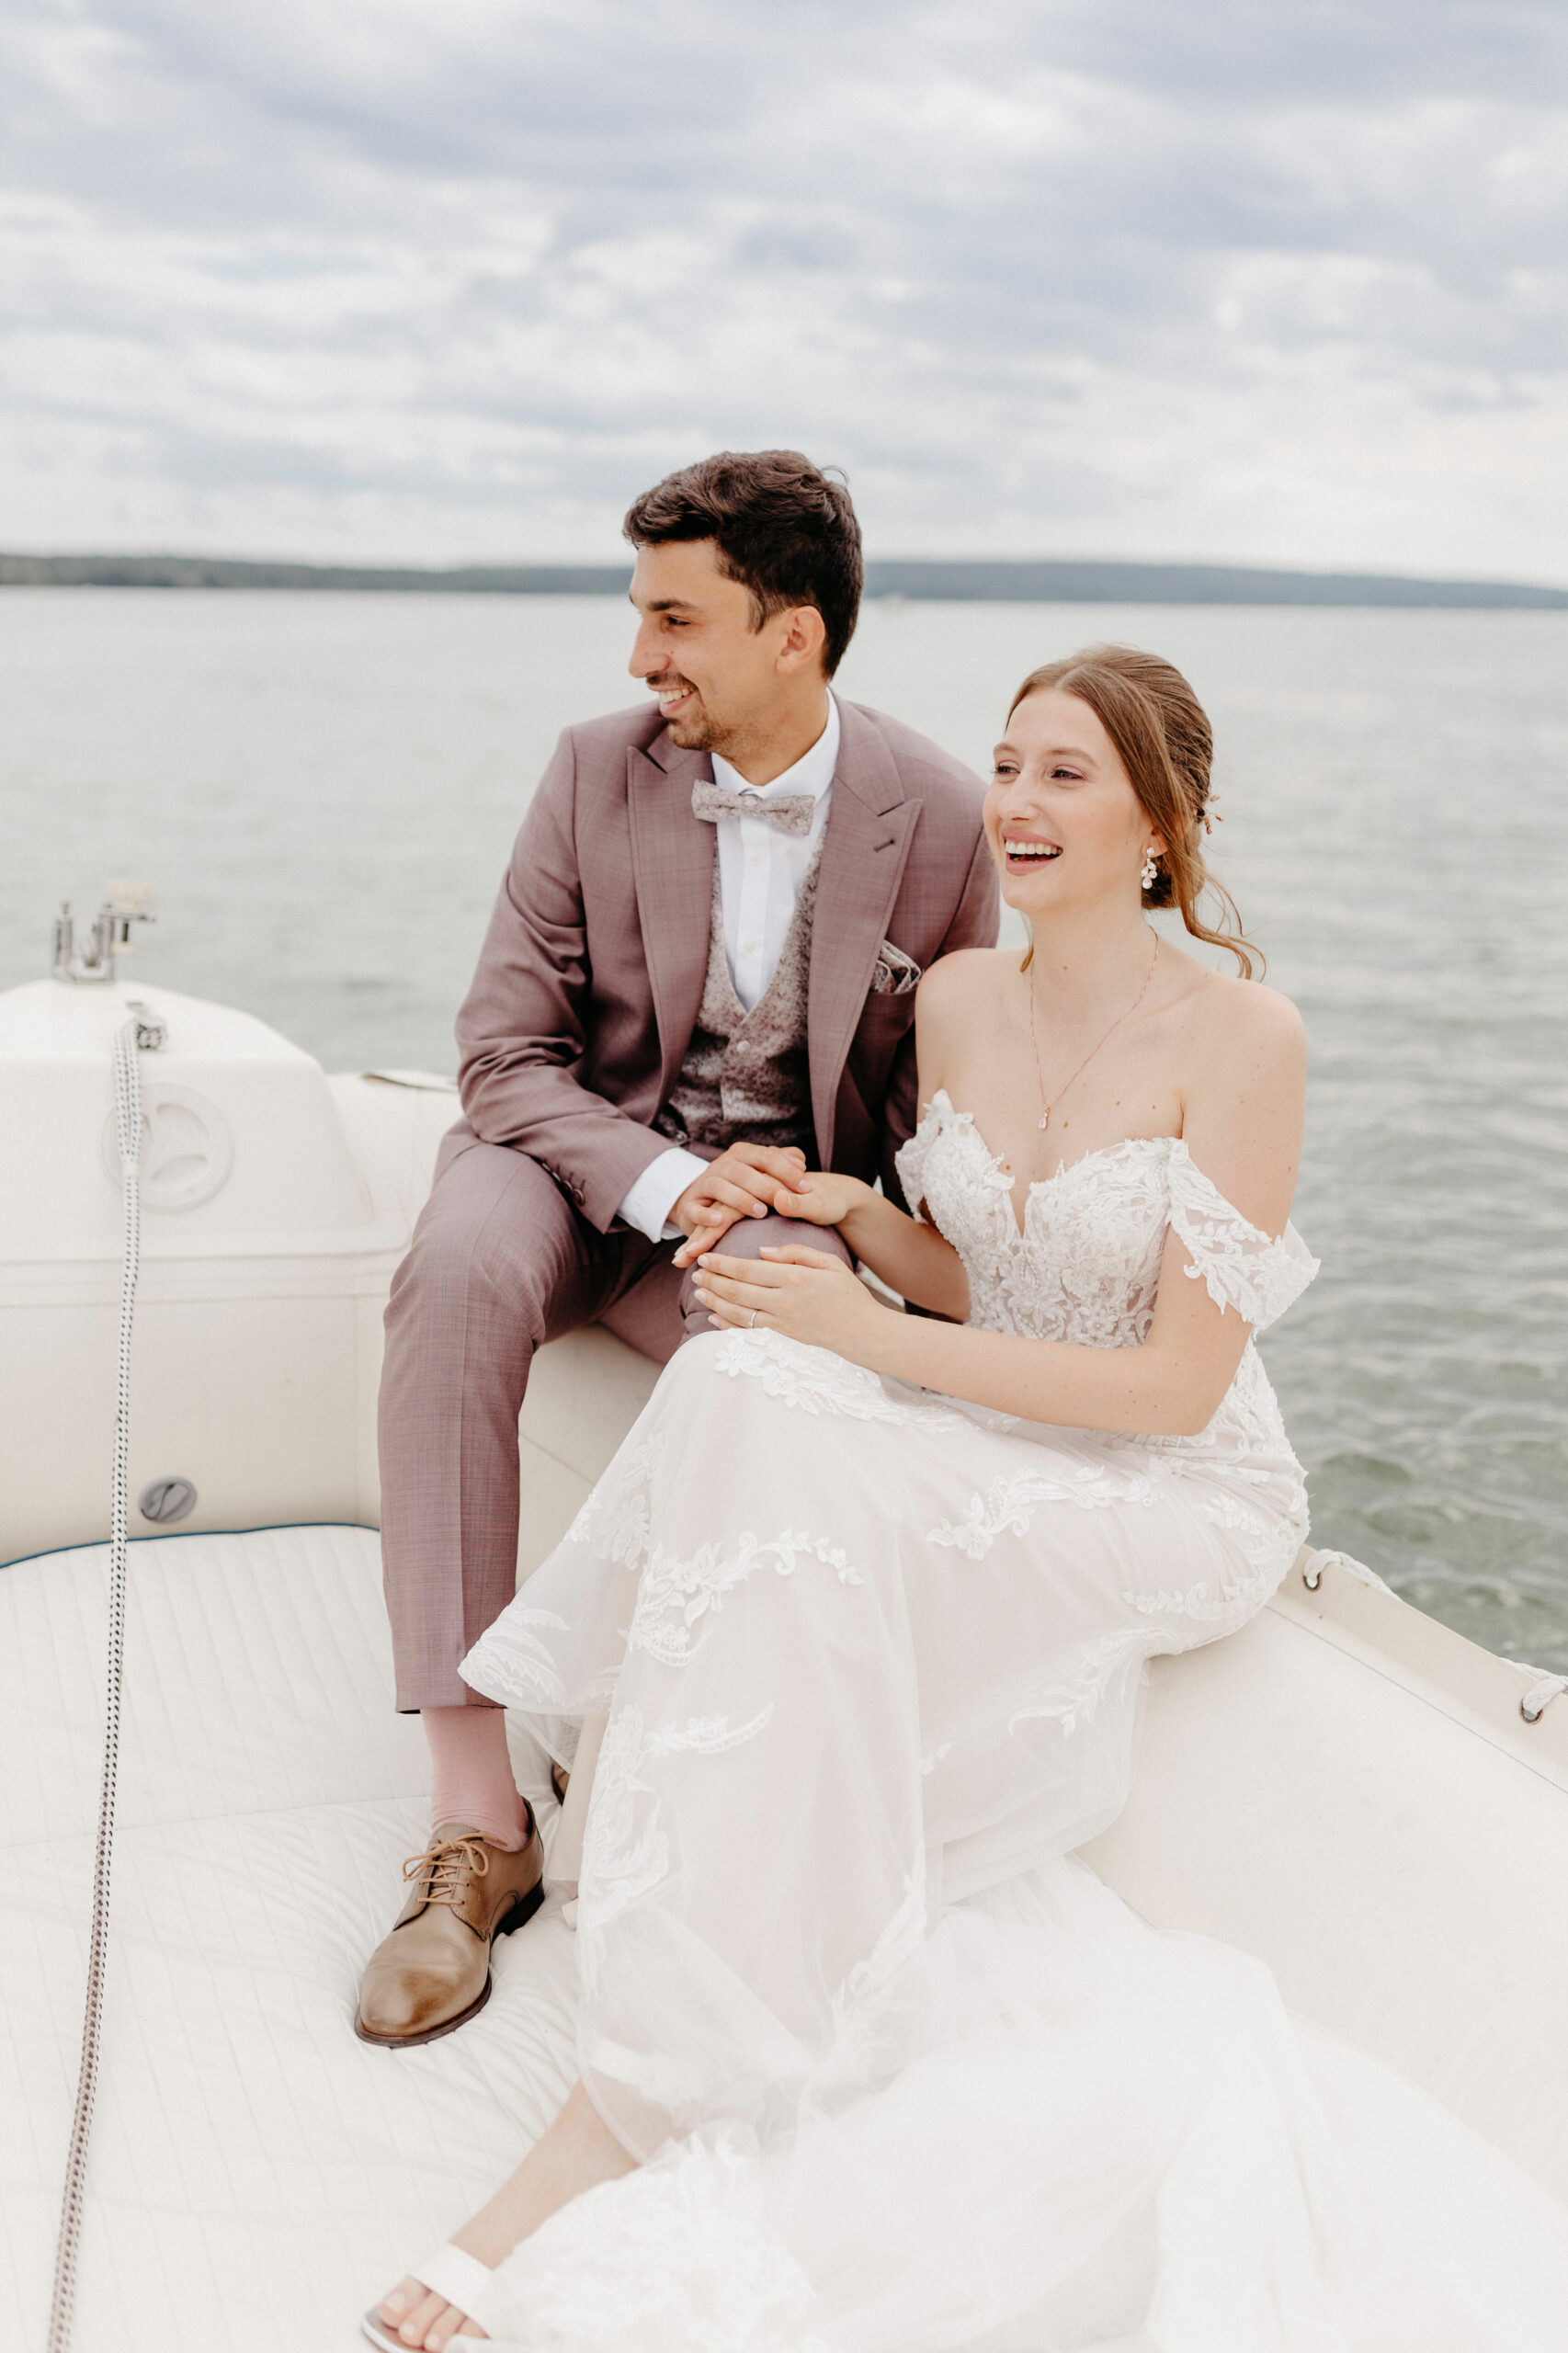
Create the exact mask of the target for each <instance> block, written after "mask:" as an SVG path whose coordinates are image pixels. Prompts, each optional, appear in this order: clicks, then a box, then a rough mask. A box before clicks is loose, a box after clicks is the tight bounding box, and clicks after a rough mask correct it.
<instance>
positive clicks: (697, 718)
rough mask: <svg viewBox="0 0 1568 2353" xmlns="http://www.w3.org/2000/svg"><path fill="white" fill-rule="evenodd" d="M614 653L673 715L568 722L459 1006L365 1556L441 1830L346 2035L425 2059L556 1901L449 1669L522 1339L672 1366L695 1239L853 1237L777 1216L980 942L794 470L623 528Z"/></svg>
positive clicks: (777, 464)
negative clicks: (930, 977) (630, 621)
mask: <svg viewBox="0 0 1568 2353" xmlns="http://www.w3.org/2000/svg"><path fill="white" fill-rule="evenodd" d="M625 528H626V536H627V538H628V539H629V540H631V544H632V546H633V547H634V548H635V549H636V551H637V562H636V570H635V574H634V576H633V580H632V587H631V601H632V603H633V604H634V606H635V607H636V608H637V614H638V630H637V640H636V643H635V646H634V647H633V649H632V655H631V671H632V674H633V676H637V677H640V678H642V680H643V681H644V683H645V684H646V685H647V686H648V687H650V688H652V689H653V693H654V695H655V696H656V697H657V703H656V706H655V707H654V708H653V709H651V710H650V709H646V708H644V709H642V710H633V711H622V712H618V713H617V714H616V715H615V716H614V717H612V718H608V719H598V720H592V721H590V722H587V723H586V724H585V725H584V726H580V727H574V728H569V729H568V730H567V732H566V733H565V734H564V735H563V736H562V739H561V742H560V745H558V747H557V749H556V753H555V756H554V758H553V759H552V760H551V765H550V767H549V768H548V769H547V770H546V772H545V776H544V779H543V781H542V783H541V784H540V788H539V790H538V792H537V794H536V795H535V797H534V799H533V801H532V803H531V804H530V806H529V809H528V815H527V817H526V819H525V820H524V824H523V828H522V831H521V833H520V834H519V835H518V836H517V847H516V849H515V851H514V853H513V857H512V863H511V866H510V868H509V870H508V871H507V874H506V879H505V881H503V883H502V886H501V892H500V896H499V898H498V899H497V901H496V904H495V912H494V916H493V917H492V919H491V925H490V931H489V935H488V937H487V938H486V939H485V943H484V947H483V950H482V952H481V955H480V960H479V969H478V971H477V972H476V973H475V975H474V981H473V985H472V989H471V990H470V992H469V995H468V998H467V1001H466V1003H465V1004H464V1006H463V1007H462V1010H461V1012H460V1015H459V1017H458V1025H457V1034H458V1042H459V1044H460V1048H461V1066H460V1082H459V1083H460V1090H461V1096H462V1105H463V1110H464V1114H465V1117H464V1118H463V1119H462V1120H460V1121H459V1123H458V1125H457V1126H456V1127H455V1128H454V1129H453V1130H452V1131H451V1132H450V1134H449V1135H448V1136H447V1138H446V1139H445V1142H443V1144H442V1147H441V1153H440V1157H439V1159H438V1161H437V1170H436V1181H435V1188H434V1190H433V1191H432V1193H431V1196H430V1199H429V1200H428V1202H427V1203H426V1207H425V1210H424V1212H423V1214H422V1215H421V1217H420V1220H419V1223H418V1225H417V1227H416V1228H415V1235H414V1242H413V1246H412V1247H411V1249H410V1251H409V1254H408V1256H407V1257H406V1258H405V1259H404V1260H403V1265H402V1266H401V1267H399V1269H398V1272H397V1276H396V1279H395V1280H394V1281H393V1284H392V1299H391V1302H390V1304H389V1306H388V1309H387V1317H386V1335H387V1339H386V1361H385V1369H384V1370H383V1373H382V1377H381V1498H382V1516H381V1530H382V1533H381V1550H382V1556H383V1561H384V1565H385V1574H386V1597H387V1608H388V1612H389V1614H390V1616H391V1619H392V1648H393V1654H394V1657H395V1660H396V1666H397V1704H398V1706H399V1708H401V1709H403V1710H415V1709H416V1710H418V1711H419V1712H420V1714H421V1715H422V1717H423V1719H424V1723H425V1730H426V1735H427V1737H428V1740H429V1745H430V1753H431V1763H432V1772H433V1784H434V1786H433V1790H432V1820H433V1823H434V1824H435V1827H434V1830H433V1832H432V1835H431V1839H430V1844H429V1846H428V1847H427V1848H426V1851H425V1853H424V1854H423V1855H421V1856H418V1857H416V1858H415V1859H413V1860H412V1861H411V1862H410V1864H409V1865H408V1867H407V1871H406V1873H405V1876H406V1877H407V1878H408V1879H409V1880H410V1881H412V1889H413V1892H412V1893H411V1894H410V1896H409V1898H408V1901H407V1903H406V1904H405V1905H404V1907H403V1913H402V1915H400V1917H399V1919H398V1921H397V1923H396V1925H395V1926H394V1927H393V1928H392V1932H391V1933H390V1934H389V1935H388V1936H387V1937H386V1938H383V1940H382V1942H381V1945H380V1946H379V1947H378V1948H377V1949H376V1951H375V1953H374V1954H373V1955H372V1956H371V1959H370V1961H369V1967H368V1968H367V1971H366V1974H365V1981H364V1985H363V1988H362V1991H361V1995H360V2003H359V2011H358V2018H357V2019H356V2031H357V2032H358V2034H359V2035H360V2036H361V2038H362V2039H363V2040H368V2041H372V2042H379V2043H382V2044H386V2045H390V2046H392V2047H403V2046H405V2045H410V2044H414V2043H420V2042H427V2041H431V2040H434V2039H435V2038H436V2037H437V2035H441V2034H446V2033H449V2032H450V2030H451V2029H453V2028H454V2027H457V2026H460V2025H461V2024H462V2022H463V2021H464V2019H466V2018H471V2017H472V2015H473V2014H474V2012H475V2011H476V2010H478V2009H480V2008H481V2007H483V2004H484V2002H485V2001H486V2000H487V1998H488V1996H489V1992H490V1949H491V1945H492V1943H493V1941H494V1938H495V1937H496V1936H497V1935H499V1934H506V1933H507V1932H509V1931H510V1930H511V1929H512V1928H514V1927H517V1926H518V1925H520V1923H521V1922H522V1921H523V1920H525V1919H527V1918H528V1915H529V1914H530V1913H531V1912H532V1910H533V1909H534V1908H535V1907H536V1905H537V1904H538V1902H539V1900H540V1894H541V1893H542V1886H543V1862H542V1856H541V1853H540V1840H539V1833H538V1830H537V1828H536V1826H535V1824H534V1821H533V1816H532V1813H531V1810H530V1809H529V1807H528V1803H527V1801H526V1800H525V1799H523V1798H522V1797H520V1796H519V1795H518V1792H517V1788H516V1785H515V1783H514V1780H513V1778H512V1771H511V1767H510V1764H509V1762H508V1760H507V1753H506V1730H505V1723H506V1719H505V1716H504V1714H503V1712H502V1711H500V1710H499V1709H497V1708H494V1706H492V1705H491V1704H490V1702H488V1701H486V1700H483V1699H480V1698H479V1696H478V1694H477V1693H475V1692H473V1691H471V1690H470V1689H469V1688H468V1687H467V1685H466V1684H465V1683H464V1682H463V1681H462V1679H461V1677H460V1675H459V1673H458V1664H459V1661H460V1659H461V1658H462V1657H463V1655H464V1654H465V1653H466V1652H467V1651H468V1649H469V1648H470V1647H471V1645H472V1643H475V1642H476V1641H477V1640H478V1638H479V1636H480V1635H481V1634H482V1633H483V1631H484V1629H485V1628H486V1627H487V1626H488V1625H489V1624H490V1623H491V1621H492V1620H493V1619H494V1618H496V1617H497V1616H498V1615H499V1614H500V1612H501V1610H502V1608H504V1607H505V1605H506V1603H507V1602H508V1601H509V1600H510V1599H511V1597H512V1594H513V1591H514V1589H515V1586H516V1577H517V1514H518V1461H517V1414H518V1409H519V1407H520V1406H521V1404H522V1400H523V1392H524V1390H525V1388H526V1387H527V1384H528V1368H529V1365H530V1363H531V1361H532V1358H533V1354H534V1350H535V1349H536V1348H538V1347H540V1346H541V1345H542V1344H543V1343H544V1342H545V1341H546V1340H551V1339H554V1338H556V1337H557V1336H559V1335H560V1334H562V1333H563V1332H570V1331H573V1330H574V1329H576V1328H577V1327H578V1326H579V1325H580V1324H591V1323H600V1324H606V1325H608V1328H609V1329H610V1330H611V1331H613V1332H617V1333H619V1335H620V1336H622V1337H623V1338H624V1339H627V1340H629V1341H631V1344H632V1346H633V1347H637V1348H640V1349H641V1350H642V1352H643V1353H644V1354H645V1355H647V1356H650V1357H653V1358H658V1359H660V1360H661V1361H662V1360H663V1359H665V1358H668V1357H669V1356H671V1355H672V1354H673V1353H674V1351H675V1349H676V1347H677V1346H678V1345H679V1343H680V1341H681V1340H682V1338H683V1337H684V1336H686V1335H687V1333H688V1332H690V1331H695V1330H699V1329H702V1328H705V1327H706V1323H707V1319H706V1317H705V1316H704V1315H703V1314H702V1313H701V1312H700V1311H699V1309H697V1307H696V1306H695V1303H694V1301H693V1297H692V1287H691V1281H692V1279H691V1274H690V1271H689V1269H688V1267H687V1266H686V1265H685V1264H684V1263H682V1262H680V1260H679V1258H678V1256H677V1254H678V1253H679V1252H681V1251H682V1250H683V1248H684V1247H685V1245H687V1244H688V1243H690V1242H691V1241H692V1239H693V1237H700V1242H699V1246H706V1244H707V1242H708V1240H710V1238H711V1237H712V1235H713V1233H715V1231H716V1230H718V1229H721V1228H722V1227H723V1226H725V1225H727V1224H729V1223H730V1222H732V1221H733V1230H732V1231H731V1232H730V1233H729V1236H728V1239H727V1240H726V1243H725V1248H726V1249H728V1250H730V1251H732V1252H743V1253H744V1254H745V1255H748V1256H749V1255H752V1254H754V1253H755V1252H756V1250H758V1249H759V1248H761V1247H762V1245H764V1244H770V1243H775V1242H778V1243H783V1242H789V1241H792V1240H797V1239H803V1240H808V1241H810V1242H811V1243H812V1245H814V1246H816V1247H819V1248H821V1247H824V1246H832V1245H835V1244H836V1245H837V1246H838V1247H839V1248H840V1249H841V1250H843V1254H844V1256H846V1258H847V1256H848V1252H847V1251H846V1250H844V1245H842V1244H840V1243H839V1242H838V1237H837V1235H836V1234H834V1233H824V1231H823V1230H822V1228H820V1227H818V1226H807V1225H804V1224H801V1225H795V1224H792V1223H791V1222H790V1221H788V1220H785V1219H781V1218H779V1217H778V1216H776V1215H775V1214H773V1204H774V1201H775V1199H777V1197H778V1193H779V1191H780V1189H781V1188H783V1189H785V1190H788V1189H790V1188H792V1187H794V1186H795V1185H796V1184H797V1183H798V1182H799V1179H800V1177H801V1175H802V1173H803V1172H804V1170H805V1169H806V1168H808V1167H819V1168H837V1169H842V1170H846V1171H849V1172H852V1173H853V1174H855V1175H856V1176H862V1177H864V1178H866V1179H868V1180H870V1179H873V1178H874V1177H876V1176H878V1175H879V1174H881V1176H882V1177H883V1179H884V1182H886V1183H887V1184H888V1185H889V1186H890V1187H892V1186H894V1183H895V1180H894V1177H893V1170H892V1154H893V1153H894V1151H895V1150H896V1148H897V1147H898V1145H899V1144H900V1143H902V1142H903V1141H904V1139H905V1138H906V1137H907V1136H908V1135H909V1133H910V1131H911V1129H912V1128H913V1126H914V1122H915V1039H914V1028H913V1020H914V1009H915V995H914V991H915V983H917V982H918V980H919V977H920V974H921V972H922V971H923V970H924V968H925V967H926V965H928V964H929V963H931V962H932V961H933V960H934V959H935V958H936V957H937V956H940V955H943V954H945V953H946V952H947V951H948V950H949V949H955V948H974V947H991V946H993V945H994V941H995V938H996V927H997V889H996V881H995V877H994V871H993V868H992V864H991V860H990V858H989V856H988V855H987V852H986V847H985V843H984V840H983V835H982V832H981V824H980V804H981V790H980V787H979V784H978V782H977V780H976V779H975V778H974V777H972V776H971V774H970V773H969V771H968V770H967V769H966V768H964V767H960V765H959V763H958V762H957V761H956V760H952V759H950V758H949V756H948V755H947V754H946V753H945V752H942V751H940V750H939V749H938V748H937V745H935V744H932V743H929V742H927V741H926V738H925V737H924V736H920V735H916V734H915V733H912V731H911V730H910V729H909V728H907V727H903V726H901V725H900V724H899V722H897V721H896V720H892V719H889V718H886V717H885V716H884V715H883V714H882V713H881V712H880V711H874V710H865V709H863V708H861V707H860V706H859V705H858V704H855V703H849V702H841V701H839V700H838V699H837V698H836V697H835V695H834V694H833V692H832V691H831V689H830V687H829V684H828V681H829V680H830V679H831V678H832V676H833V675H834V672H835V670H836V668H837V666H838V664H839V661H840V658H841V657H842V655H843V653H844V650H845V647H846V645H847V644H848V642H849V639H850V637H851V635H852V633H853V631H854V628H855V621H856V615H857V612H858V606H859V599H860V589H861V581H862V566H861V556H860V533H859V527H858V524H857V522H856V519H855V512H854V508H853V507H852V506H851V505H850V502H849V496H848V493H847V492H846V489H845V488H844V487H843V485H842V484H841V483H838V482H835V481H834V480H832V479H830V478H829V477H828V476H826V475H824V474H822V473H820V472H818V471H817V469H816V468H815V467H814V466H812V465H811V464H810V463H809V462H808V461H807V460H806V459H804V458H802V457H801V456H799V455H798V454H797V453H796V452H794V451H792V450H780V449H770V450H764V451H760V452H758V453H756V454H749V455H737V454H734V453H733V452H727V453H725V454H723V455H722V456H719V457H714V458H709V459H706V460H703V461H702V462H701V463H700V464H699V465H693V466H687V467H686V468H684V469H683V470H682V471H681V472H679V473H676V474H672V475H671V476H670V477H669V479H668V480H667V481H665V482H662V483H659V484H658V486H657V487H656V488H655V489H653V490H651V491H649V492H647V493H646V494H644V495H643V496H642V498H640V499H638V501H637V503H636V505H635V506H633V507H632V508H631V512H630V514H629V515H628V516H627V518H626V527H625Z"/></svg>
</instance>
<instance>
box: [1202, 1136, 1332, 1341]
mask: <svg viewBox="0 0 1568 2353" xmlns="http://www.w3.org/2000/svg"><path fill="white" fill-rule="evenodd" d="M1169 1181H1170V1222H1171V1226H1172V1230H1173V1231H1174V1232H1175V1233H1176V1234H1177V1235H1178V1236H1179V1237H1180V1239H1181V1241H1182V1242H1183V1243H1184V1244H1185V1245H1186V1246H1187V1249H1188V1250H1190V1251H1191V1253H1192V1258H1191V1262H1190V1264H1189V1265H1188V1266H1187V1267H1186V1268H1185V1269H1184V1271H1185V1273H1186V1274H1187V1276H1188V1277H1189V1278H1190V1279H1191V1280H1192V1281H1194V1282H1201V1283H1203V1284H1204V1285H1205V1286H1206V1288H1207V1290H1208V1292H1209V1296H1210V1299H1211V1300H1212V1301H1213V1302H1214V1304H1215V1306H1216V1307H1218V1308H1219V1309H1220V1310H1221V1313H1223V1312H1224V1310H1225V1309H1226V1308H1231V1307H1233V1308H1234V1309H1235V1311H1236V1313H1237V1314H1238V1315H1240V1316H1241V1318H1242V1319H1243V1321H1244V1323H1247V1324H1251V1325H1252V1327H1253V1329H1254V1330H1255V1331H1257V1332H1261V1331H1264V1330H1266V1329H1267V1326H1268V1325H1269V1324H1273V1323H1275V1322H1277V1321H1278V1318H1279V1317H1280V1316H1281V1315H1283V1314H1284V1313H1285V1310H1286V1309H1287V1308H1288V1307H1289V1306H1290V1304H1291V1303H1292V1302H1293V1301H1295V1300H1298V1299H1300V1297H1301V1293H1302V1292H1303V1291H1304V1290H1306V1287H1307V1285H1308V1284H1309V1283H1310V1282H1311V1281H1312V1277H1313V1276H1314V1275H1315V1274H1316V1273H1317V1271H1318V1261H1317V1259H1315V1258H1314V1257H1313V1256H1312V1252H1311V1251H1310V1250H1309V1249H1308V1248H1307V1245H1306V1244H1305V1243H1304V1242H1303V1241H1302V1239H1301V1235H1300V1234H1299V1233H1297V1231H1296V1229H1295V1227H1294V1226H1293V1225H1287V1227H1286V1228H1285V1231H1284V1233H1282V1234H1280V1235H1279V1237H1278V1240H1277V1241H1275V1240H1271V1239H1270V1238H1269V1236H1268V1235H1267V1233H1263V1232H1262V1230H1261V1229H1260V1228H1259V1227H1257V1226H1256V1225H1251V1224H1249V1223H1248V1222H1247V1220H1246V1219H1245V1218H1244V1217H1243V1215H1242V1213H1241V1211H1240V1210H1238V1209H1236V1208H1234V1207H1233V1205H1232V1203H1231V1202H1229V1201H1228V1200H1227V1199H1225V1196H1224V1195H1223V1193H1221V1190H1220V1188H1219V1187H1218V1186H1217V1185H1215V1184H1212V1183H1211V1182H1210V1179H1209V1178H1208V1177H1207V1176H1205V1175H1204V1174H1203V1171H1202V1170H1201V1169H1200V1168H1199V1167H1197V1166H1196V1165H1194V1162H1193V1160H1192V1157H1191V1154H1189V1153H1188V1151H1187V1146H1186V1145H1185V1144H1184V1143H1181V1142H1177V1143H1176V1147H1175V1149H1174V1150H1173V1152H1172V1154H1171V1156H1170V1171H1169Z"/></svg>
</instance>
